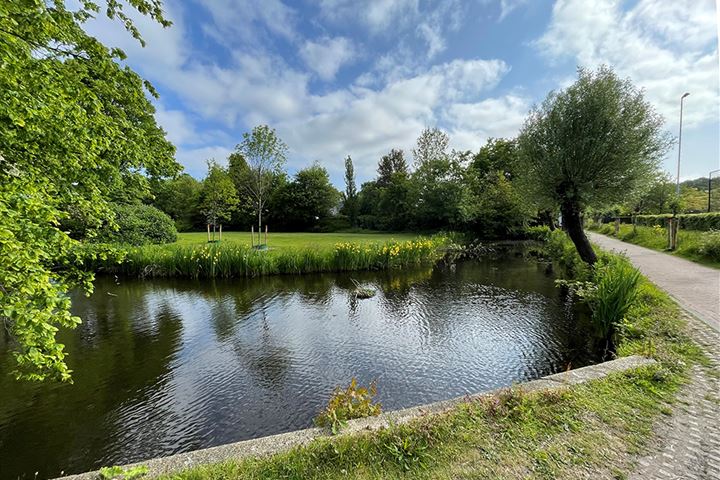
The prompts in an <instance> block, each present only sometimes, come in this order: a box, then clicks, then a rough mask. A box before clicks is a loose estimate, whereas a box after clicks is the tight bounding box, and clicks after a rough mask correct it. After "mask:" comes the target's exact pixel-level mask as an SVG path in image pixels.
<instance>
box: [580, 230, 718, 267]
mask: <svg viewBox="0 0 720 480" xmlns="http://www.w3.org/2000/svg"><path fill="white" fill-rule="evenodd" d="M588 230H592V231H594V232H598V233H602V234H603V235H608V236H610V237H615V238H617V239H619V240H622V241H623V242H628V243H632V244H635V245H640V246H641V247H646V248H651V249H653V250H657V251H660V252H664V253H668V254H671V255H677V256H678V257H683V258H686V259H688V260H691V261H693V262H697V263H702V264H703V265H707V266H710V267H715V268H720V234H718V232H714V231H707V232H701V231H698V230H678V247H677V249H675V251H670V250H668V249H667V231H666V229H665V228H663V227H660V226H656V227H645V226H640V225H638V226H637V227H636V228H635V229H634V230H633V226H632V225H627V224H623V225H620V231H619V233H618V234H617V235H616V234H615V227H614V226H613V225H610V224H604V225H599V224H592V225H590V226H589V227H588Z"/></svg>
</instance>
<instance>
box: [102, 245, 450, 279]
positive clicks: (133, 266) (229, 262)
mask: <svg viewBox="0 0 720 480" xmlns="http://www.w3.org/2000/svg"><path fill="white" fill-rule="evenodd" d="M447 243H448V239H447V237H445V236H439V235H438V236H433V237H430V238H417V239H415V240H407V241H402V242H398V241H389V242H385V243H373V244H357V243H337V244H335V246H334V247H332V248H309V247H306V248H294V249H293V248H290V249H282V250H277V251H258V250H254V249H252V248H250V247H247V246H245V245H240V244H208V245H202V246H190V245H177V244H171V245H147V246H142V247H135V248H130V249H128V250H127V252H126V255H125V258H124V260H123V261H122V262H120V263H112V262H99V263H96V264H95V265H93V267H94V269H95V270H97V271H104V272H108V273H114V274H121V275H128V276H139V277H146V278H152V277H186V278H233V277H256V276H261V275H273V274H304V273H318V272H342V271H356V270H385V269H392V268H404V267H410V266H421V265H427V264H431V263H434V262H436V261H437V260H438V259H439V258H440V257H441V256H442V254H443V252H442V248H443V247H444V246H445V245H447Z"/></svg>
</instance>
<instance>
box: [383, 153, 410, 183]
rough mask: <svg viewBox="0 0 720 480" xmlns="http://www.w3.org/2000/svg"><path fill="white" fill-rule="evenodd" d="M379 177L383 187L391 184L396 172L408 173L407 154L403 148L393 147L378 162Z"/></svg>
mask: <svg viewBox="0 0 720 480" xmlns="http://www.w3.org/2000/svg"><path fill="white" fill-rule="evenodd" d="M377 172H378V178H377V183H378V185H379V186H381V187H385V186H387V185H388V184H389V182H390V179H391V177H392V176H393V175H394V174H396V173H397V174H400V175H404V176H407V175H408V165H407V162H406V161H405V154H404V153H403V151H402V150H399V149H395V148H393V149H392V150H390V152H389V153H387V154H386V155H383V156H382V158H381V159H380V161H379V162H378V168H377Z"/></svg>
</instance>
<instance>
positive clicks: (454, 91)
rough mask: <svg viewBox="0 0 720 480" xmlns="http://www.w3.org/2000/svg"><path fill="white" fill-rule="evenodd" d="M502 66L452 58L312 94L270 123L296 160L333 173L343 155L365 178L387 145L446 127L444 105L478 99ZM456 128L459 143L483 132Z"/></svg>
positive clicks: (405, 144)
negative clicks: (297, 109)
mask: <svg viewBox="0 0 720 480" xmlns="http://www.w3.org/2000/svg"><path fill="white" fill-rule="evenodd" d="M508 70H509V68H508V66H507V65H506V64H505V63H504V62H502V61H499V60H455V61H452V62H448V63H445V64H442V65H437V66H435V67H433V68H432V69H430V70H429V71H428V72H426V73H423V74H419V75H415V76H411V77H409V78H404V79H399V80H396V81H394V82H391V83H389V84H388V85H386V86H385V87H384V88H381V89H377V90H374V89H371V88H365V87H361V86H355V87H353V88H351V89H350V90H349V91H347V90H343V91H341V92H335V93H334V94H331V95H327V96H321V97H313V99H312V101H311V102H309V104H308V105H310V106H311V107H312V110H310V111H308V112H306V114H304V115H302V116H299V117H297V118H291V119H278V122H277V123H276V126H277V128H278V131H279V133H280V134H281V136H282V137H283V138H284V139H285V140H286V141H287V143H288V145H290V148H291V149H292V150H293V152H294V153H296V154H297V156H298V159H299V160H300V161H302V159H315V158H318V159H320V161H321V163H323V164H324V165H325V166H326V167H328V169H329V170H330V171H331V172H335V173H339V172H341V170H342V159H343V158H344V157H345V156H346V155H348V154H349V155H352V157H353V160H354V161H355V164H356V169H357V171H358V176H359V177H360V178H361V179H366V178H368V177H370V176H372V175H373V173H374V171H375V168H376V164H377V161H378V159H379V158H380V156H381V155H383V154H384V153H387V152H388V151H389V150H390V149H391V148H403V149H405V150H407V151H409V150H410V149H411V148H412V146H413V144H414V142H415V139H416V138H417V136H418V135H419V133H420V131H421V130H422V129H423V128H424V127H425V126H428V125H440V126H444V125H443V123H448V125H447V126H448V127H450V125H449V123H450V122H454V119H453V118H451V117H452V115H448V114H447V113H446V112H444V110H445V108H446V106H447V105H452V104H453V103H454V102H463V101H473V100H477V99H478V98H481V97H482V96H484V95H486V94H487V92H488V91H489V90H490V89H492V88H494V87H495V86H496V85H497V83H498V82H499V81H500V79H501V78H502V77H503V75H505V73H507V71H508ZM500 114H501V115H502V112H500ZM457 127H458V128H457V129H456V130H457V133H458V134H459V135H462V136H463V137H464V139H463V141H462V145H458V146H459V147H463V148H465V145H467V144H468V143H469V140H468V139H470V138H477V139H478V141H479V139H480V137H481V136H482V135H483V132H482V131H481V130H478V131H475V130H474V129H473V126H472V125H467V124H458V125H457ZM453 146H455V143H453Z"/></svg>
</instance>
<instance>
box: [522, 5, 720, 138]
mask: <svg viewBox="0 0 720 480" xmlns="http://www.w3.org/2000/svg"><path fill="white" fill-rule="evenodd" d="M623 5H624V4H623V3H621V2H620V1H619V0H613V1H607V0H605V1H600V0H594V1H590V0H558V1H557V2H556V4H555V7H554V8H553V16H552V20H551V23H550V27H549V28H548V31H547V32H546V33H545V34H544V35H543V36H542V37H541V38H540V39H539V40H538V41H537V43H536V44H537V46H538V47H539V48H540V49H542V50H543V51H544V52H545V53H546V54H547V55H549V56H550V57H551V58H558V59H560V58H566V57H573V58H575V59H576V61H577V62H578V63H579V64H580V65H583V66H588V67H593V68H594V67H597V66H598V65H600V64H603V63H604V64H608V65H611V66H613V67H614V68H615V69H616V71H617V72H618V73H619V74H620V75H622V76H628V77H630V78H631V79H632V80H633V81H634V82H635V83H636V84H637V85H638V86H640V87H642V88H644V89H645V90H646V95H647V97H648V99H649V100H650V101H651V102H653V104H654V105H655V106H656V108H657V109H658V111H659V112H660V113H662V114H663V115H664V116H665V118H666V120H668V122H669V123H670V125H672V124H673V123H674V122H676V119H677V117H678V113H679V101H680V96H681V95H682V94H683V93H684V92H686V91H688V92H691V97H690V98H688V100H686V102H687V103H686V110H685V112H684V118H683V120H684V124H685V125H687V126H688V127H694V126H699V125H702V124H703V123H706V122H709V121H717V105H718V101H719V100H720V97H719V95H718V57H717V47H716V45H717V44H716V43H715V42H716V31H715V27H714V24H713V21H712V18H713V17H714V16H715V9H714V7H713V2H711V1H708V0H703V1H695V0H685V1H678V0H652V1H651V0H640V1H639V2H638V3H637V4H636V5H634V6H633V8H632V9H630V10H629V11H623V10H622V8H621V7H622V6H623Z"/></svg>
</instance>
